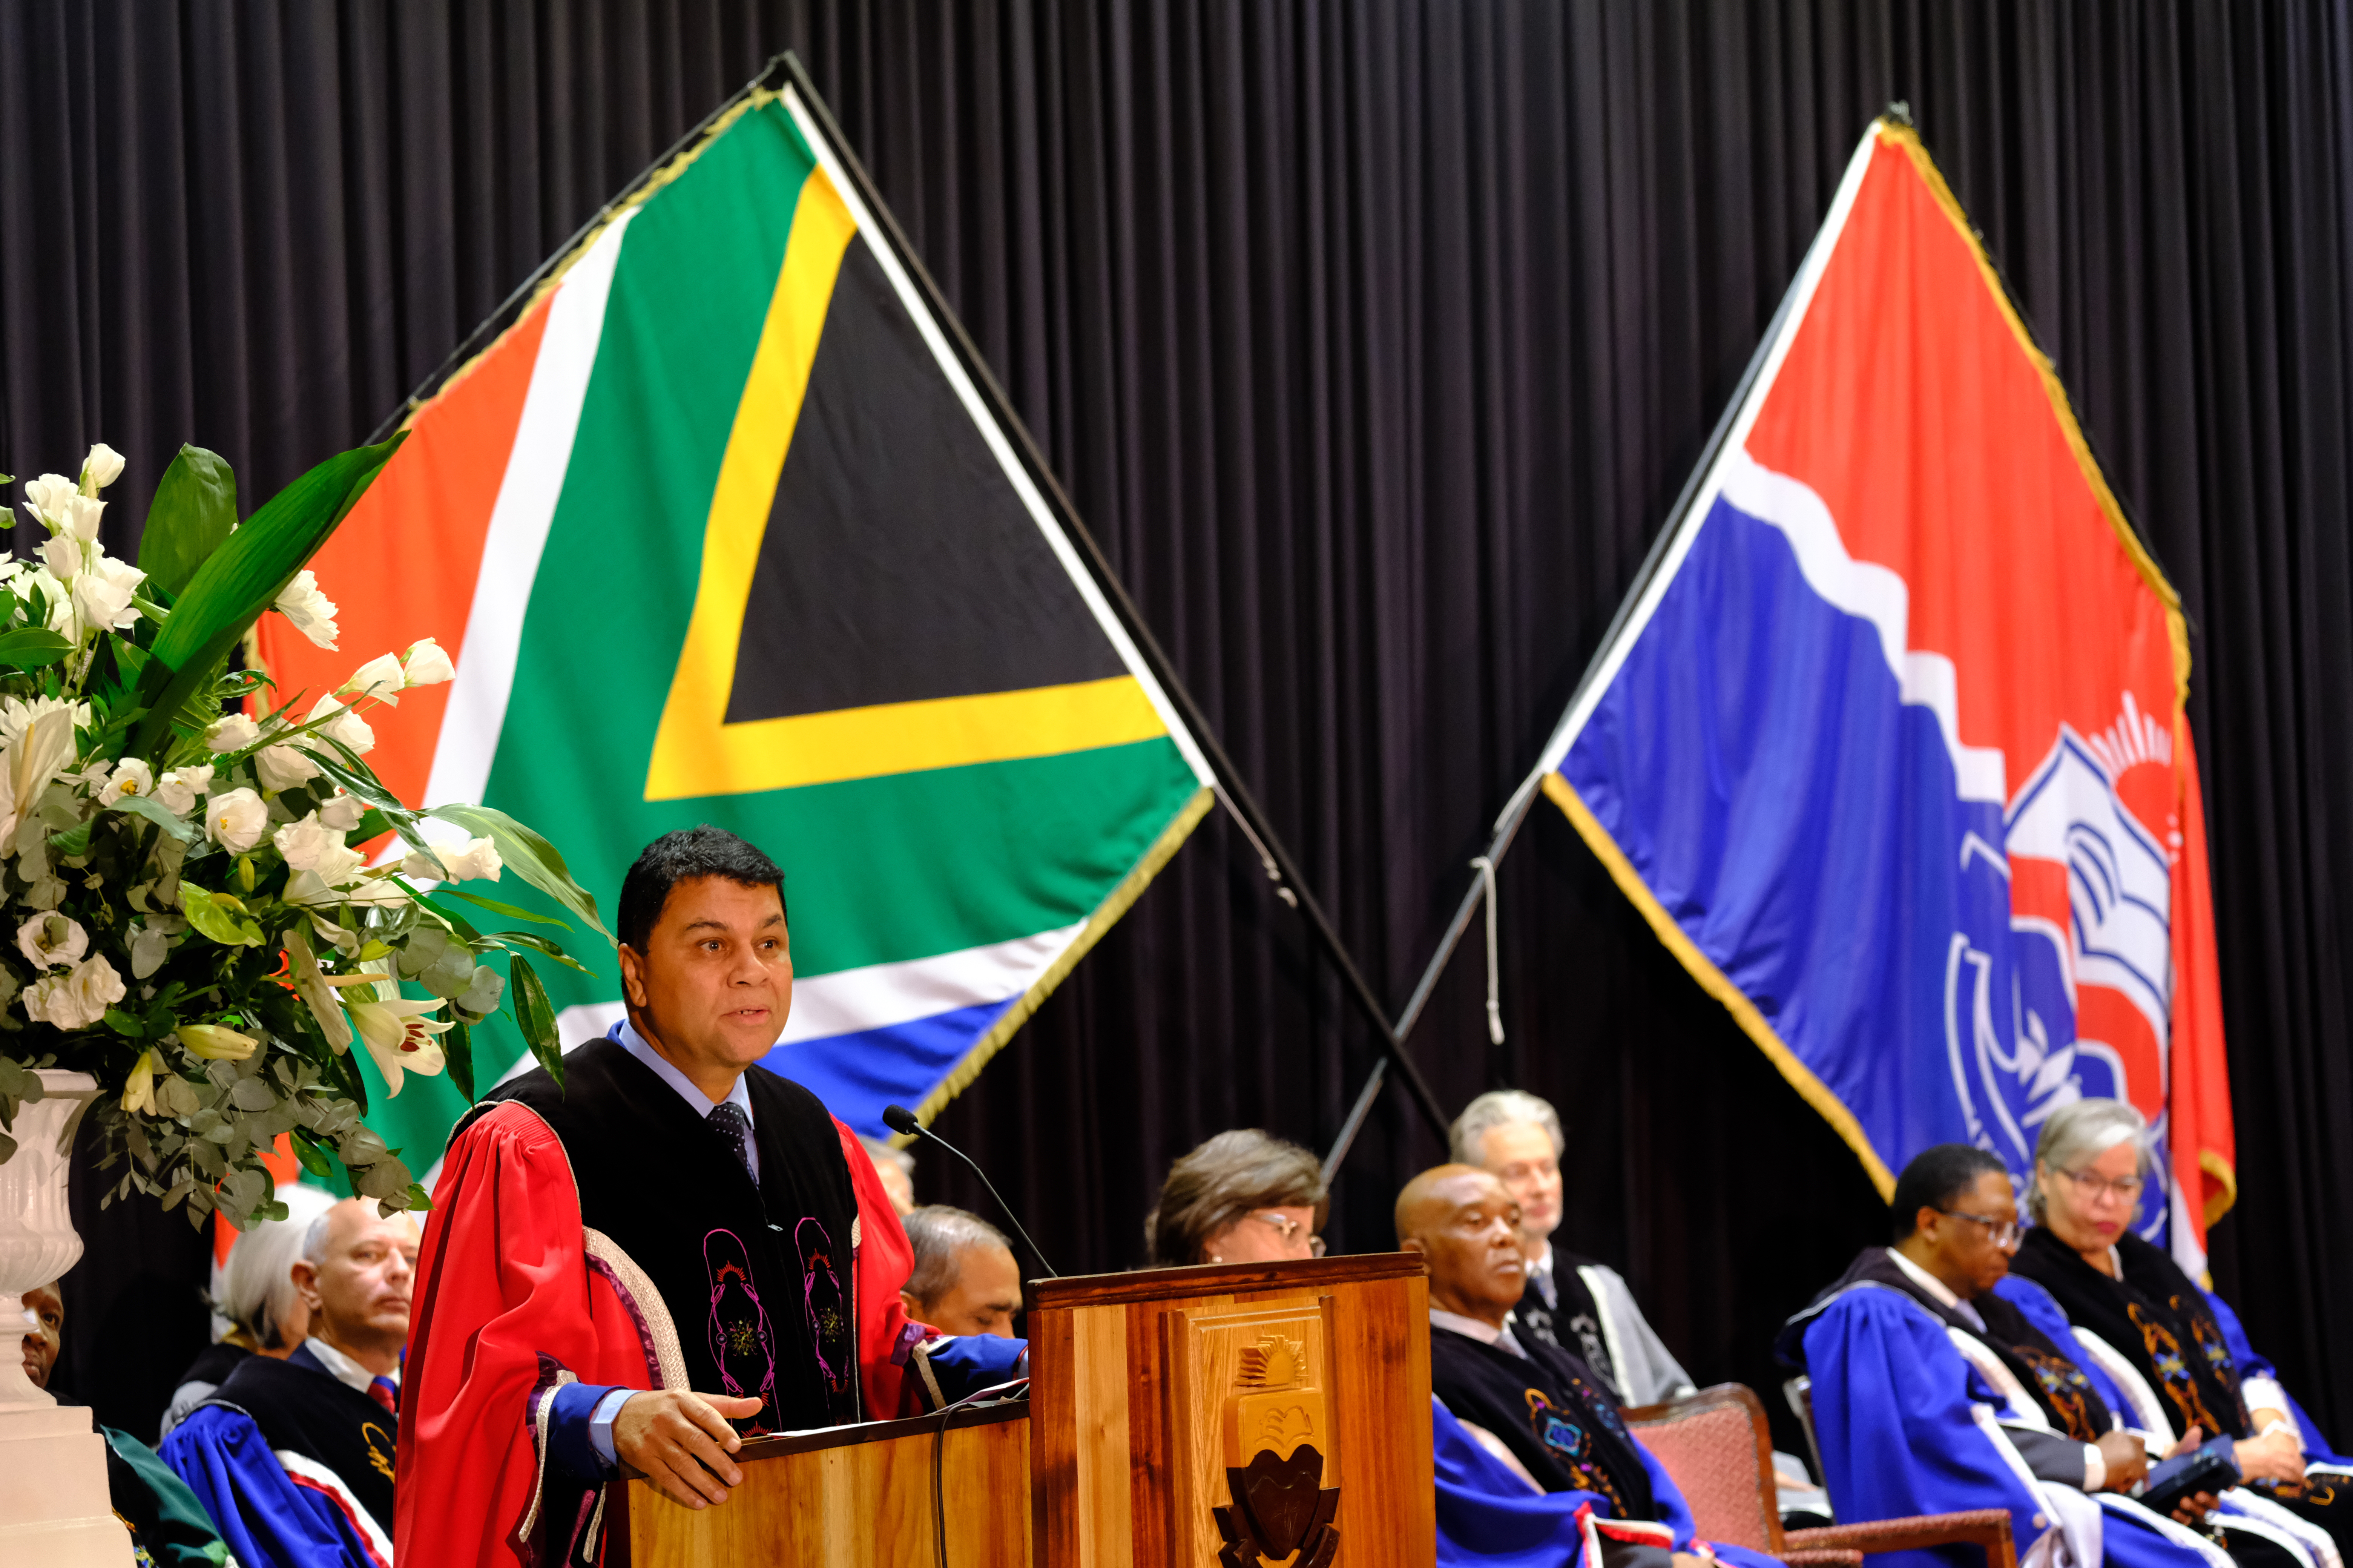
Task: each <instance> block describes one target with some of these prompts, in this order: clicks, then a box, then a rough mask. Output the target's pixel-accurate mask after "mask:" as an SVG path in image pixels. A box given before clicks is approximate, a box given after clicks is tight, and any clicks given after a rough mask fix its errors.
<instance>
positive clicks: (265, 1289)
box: [155, 1184, 335, 1444]
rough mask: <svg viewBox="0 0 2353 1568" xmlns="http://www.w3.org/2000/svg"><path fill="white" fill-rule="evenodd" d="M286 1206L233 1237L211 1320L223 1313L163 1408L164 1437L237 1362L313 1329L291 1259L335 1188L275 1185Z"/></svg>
mask: <svg viewBox="0 0 2353 1568" xmlns="http://www.w3.org/2000/svg"><path fill="white" fill-rule="evenodd" d="M278 1201H279V1202H280V1203H282V1204H284V1205H286V1210H287V1213H286V1217H285V1218H284V1219H274V1220H264V1221H263V1222H262V1223H261V1224H259V1225H257V1226H254V1227H253V1228H252V1229H251V1230H248V1231H246V1232H245V1233H244V1234H242V1235H240V1236H239V1237H237V1244H236V1245H235V1246H233V1247H230V1248H229V1252H228V1263H227V1267H226V1268H223V1269H222V1271H221V1283H220V1288H219V1291H218V1294H217V1295H216V1297H215V1299H214V1302H213V1310H214V1321H215V1323H216V1324H217V1323H219V1321H221V1320H222V1319H227V1324H228V1326H227V1331H225V1332H223V1333H221V1336H220V1339H219V1341H218V1342H216V1343H215V1344H211V1345H207V1346H206V1347H205V1349H204V1351H203V1352H201V1353H199V1354H198V1355H197V1357H196V1359H195V1361H194V1362H193V1363H190V1364H189V1366H188V1370H187V1371H185V1372H184V1373H181V1374H180V1386H179V1387H178V1388H177V1389H175V1390H174V1391H173V1394H172V1403H171V1405H169V1406H168V1407H167V1408H166V1409H165V1410H164V1425H163V1429H162V1430H161V1431H160V1432H158V1433H157V1434H156V1437H155V1440H156V1442H157V1443H159V1444H160V1443H162V1442H163V1440H164V1438H165V1437H167V1436H171V1433H172V1428H173V1427H174V1426H178V1425H179V1424H180V1423H181V1422H183V1421H185V1420H186V1419H187V1417H188V1412H190V1411H191V1410H194V1409H195V1407H196V1406H197V1405H202V1404H203V1403H204V1402H205V1401H206V1400H207V1399H210V1398H211V1397H212V1396H213V1391H214V1390H215V1389H216V1388H218V1387H219V1386H220V1385H221V1384H224V1383H226V1382H227V1381H228V1374H229V1373H231V1372H234V1371H235V1370H236V1369H237V1363H239V1362H241V1361H243V1360H245V1358H246V1357H248V1356H251V1355H266V1356H273V1357H276V1358H277V1359H279V1360H280V1361H283V1360H284V1359H285V1358H286V1357H288V1356H290V1355H292V1354H293V1353H294V1351H295V1347H296V1346H298V1345H300V1344H301V1342H303V1340H304V1339H305V1338H307V1337H308V1336H309V1334H310V1331H311V1313H310V1309H308V1308H307V1307H305V1306H304V1305H303V1304H302V1298H301V1293H300V1292H298V1291H297V1290H296V1289H294V1265H295V1264H296V1263H297V1262H298V1261H299V1260H300V1259H301V1257H302V1247H303V1243H304V1240H305V1239H306V1238H307V1237H309V1236H310V1234H311V1222H312V1221H313V1220H315V1219H317V1218H318V1217H319V1216H320V1215H322V1214H325V1213H326V1212H327V1210H328V1209H330V1208H332V1206H333V1205H334V1202H335V1199H334V1195H333V1194H331V1193H326V1192H322V1191H321V1190H320V1189H319V1188H317V1187H306V1186H299V1185H296V1184H287V1185H284V1186H281V1187H280V1188H279V1189H278Z"/></svg>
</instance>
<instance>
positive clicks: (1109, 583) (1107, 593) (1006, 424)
mask: <svg viewBox="0 0 2353 1568" xmlns="http://www.w3.org/2000/svg"><path fill="white" fill-rule="evenodd" d="M779 61H780V62H781V63H782V65H783V68H784V71H785V75H786V78H787V79H789V80H790V81H791V83H792V85H793V87H794V88H795V89H797V90H798V92H799V94H800V97H801V100H802V102H803V104H804V105H805V106H806V107H807V110H808V112H809V115H810V117H811V118H812V119H814V120H815V121H817V122H818V127H819V128H820V129H821V130H823V131H824V132H825V136H826V140H827V141H828V142H832V143H833V149H834V152H835V153H836V154H837V155H838V156H839V158H840V160H841V164H842V167H843V169H844V170H845V171H847V172H848V174H849V178H850V180H851V182H852V183H853V184H856V185H857V187H858V194H859V195H860V198H861V199H863V200H864V202H865V204H866V207H867V210H868V211H869V212H871V213H872V214H873V216H874V220H875V223H876V225H877V226H879V227H880V228H881V230H882V236H883V238H884V240H885V241H886V242H887V243H888V244H889V245H890V247H891V248H892V251H893V252H894V253H896V255H897V257H898V259H899V263H900V265H901V266H902V267H904V268H906V269H907V275H908V276H909V277H910V278H912V279H913V280H914V283H915V286H916V287H917V288H918V289H921V290H923V299H924V302H925V303H926V304H928V305H929V306H930V307H931V310H932V316H933V319H934V321H937V323H938V324H939V327H940V331H941V332H942V333H943V335H944V336H945V338H946V339H947V341H948V343H949V345H950V346H951V347H952V348H953V349H954V350H955V354H956V357H957V359H958V360H960V361H961V362H962V363H963V365H964V369H965V374H967V375H969V376H970V377H971V378H972V382H973V384H974V386H975V387H976V388H978V390H979V392H980V395H981V396H982V397H983V398H985V399H987V403H988V405H989V411H990V413H991V414H992V415H994V416H995V417H996V419H997V426H998V428H999V429H1001V430H1002V431H1004V433H1005V436H1006V438H1007V440H1008V442H1009V443H1011V445H1012V447H1013V450H1014V452H1015V453H1016V454H1017V455H1018V457H1019V458H1020V460H1021V465H1022V467H1023V468H1026V469H1027V470H1028V471H1029V478H1030V480H1031V482H1033V483H1034V484H1036V485H1037V487H1038V491H1039V494H1040V495H1041V496H1043V497H1044V498H1045V500H1046V504H1047V505H1048V506H1049V507H1050V508H1051V509H1052V510H1053V512H1054V520H1055V521H1056V522H1057V523H1059V524H1060V527H1061V529H1062V531H1063V532H1064V533H1065V534H1066V535H1068V536H1069V538H1070V540H1071V544H1072V546H1073V547H1074V548H1075V549H1076V550H1077V551H1078V553H1079V557H1080V559H1081V560H1082V561H1083V562H1085V563H1086V566H1087V571H1088V573H1089V574H1090V575H1092V577H1093V578H1094V581H1095V585H1096V587H1097V588H1099V589H1101V590H1102V592H1103V598H1104V599H1105V601H1107V602H1108V603H1109V604H1110V605H1111V608H1112V613H1113V615H1115V616H1118V617H1119V619H1120V623H1121V625H1122V626H1124V627H1125V628H1126V631H1127V635H1128V636H1129V637H1131V638H1132V639H1134V643H1135V647H1136V650H1137V652H1138V653H1140V654H1141V655H1142V656H1143V658H1144V661H1145V664H1147V665H1148V666H1150V667H1151V669H1152V673H1153V677H1154V679H1156V680H1157V681H1158V682H1159V683H1160V687H1161V689H1162V690H1163V691H1165V692H1166V693H1167V695H1168V699H1169V700H1170V701H1171V702H1173V703H1175V704H1176V709H1177V710H1178V712H1179V713H1181V714H1182V715H1183V717H1184V720H1185V723H1186V726H1187V729H1189V730H1190V731H1192V734H1193V740H1194V742H1195V743H1196V744H1197V745H1198V746H1199V747H1200V749H1201V754H1202V757H1203V758H1204V760H1206V761H1207V762H1208V764H1209V771H1210V773H1212V774H1214V775H1215V777H1216V779H1217V784H1218V793H1219V796H1220V797H1221V798H1222V799H1223V801H1224V803H1225V805H1226V809H1227V810H1228V811H1229V813H1231V814H1232V816H1233V818H1234V820H1235V821H1236V822H1237V823H1238V824H1240V826H1241V828H1242V830H1243V832H1244V834H1245V835H1246V836H1247V837H1249V838H1250V842H1251V845H1252V847H1254V848H1256V849H1257V851H1258V854H1259V858H1260V860H1261V864H1263V865H1264V866H1266V868H1268V875H1269V877H1270V879H1271V880H1272V881H1273V882H1274V884H1275V890H1276V892H1277V894H1278V895H1280V896H1282V900H1283V901H1284V902H1285V903H1289V904H1292V905H1293V907H1294V908H1295V909H1297V910H1299V912H1300V914H1301V915H1302V916H1303V918H1304V919H1305V921H1306V922H1307V929H1308V931H1309V932H1310V933H1311V934H1312V935H1313V936H1314V939H1315V942H1316V943H1317V945H1319V946H1320V947H1322V948H1323V950H1324V956H1325V957H1326V958H1327V959H1328V960H1330V962H1331V963H1332V966H1333V968H1335V970H1337V971H1338V972H1339V974H1340V978H1341V980H1342V982H1343V984H1344V988H1345V990H1346V991H1347V993H1348V995H1349V998H1350V999H1351V1000H1352V1001H1354V1002H1355V1003H1356V1007H1357V1009H1358V1010H1359V1011H1360V1012H1362V1013H1363V1014H1364V1015H1365V1018H1366V1022H1368V1023H1370V1024H1371V1025H1372V1026H1373V1028H1374V1030H1375V1032H1376V1033H1377V1036H1378V1037H1379V1039H1380V1041H1381V1052H1382V1054H1381V1058H1380V1061H1379V1062H1378V1063H1377V1065H1376V1068H1375V1071H1376V1072H1377V1073H1380V1074H1382V1075H1383V1076H1386V1068H1387V1067H1388V1065H1389V1064H1390V1063H1394V1064H1395V1065H1396V1068H1397V1070H1398V1075H1399V1076H1400V1077H1402V1078H1403V1079H1405V1083H1406V1088H1407V1089H1408V1090H1409V1092H1410V1094H1411V1096H1412V1099H1413V1101H1414V1103H1415V1104H1416V1105H1417V1106H1419V1108H1420V1110H1421V1113H1422V1114H1423V1115H1424V1116H1425V1117H1427V1118H1428V1119H1429V1121H1430V1127H1431V1130H1432V1131H1435V1132H1436V1133H1437V1134H1438V1136H1439V1138H1440V1140H1443V1139H1444V1138H1445V1137H1446V1130H1447V1117H1446V1113H1445V1112H1444V1111H1443V1110H1440V1109H1439V1104H1438V1096H1437V1095H1436V1094H1435V1093H1433V1092H1432V1091H1431V1089H1430V1082H1429V1080H1428V1079H1425V1078H1423V1077H1422V1074H1421V1069H1420V1068H1418V1067H1416V1066H1415V1065H1414V1063H1413V1061H1412V1059H1411V1058H1409V1057H1407V1056H1406V1055H1405V1054H1404V1051H1403V1048H1402V1047H1401V1046H1400V1044H1399V1040H1400V1037H1399V1035H1398V1031H1397V1029H1396V1027H1395V1026H1393V1025H1392V1024H1391V1023H1390V1021H1389V1016H1388V1010H1387V1009H1386V1008H1384V1007H1383V1006H1382V1005H1381V1002H1380V999H1379V998H1378V997H1377V996H1376V995H1374V994H1373V988H1372V986H1371V984H1369V983H1367V982H1366V979H1365V975H1364V972H1363V971H1362V970H1361V969H1359V968H1358V967H1357V966H1356V958H1355V956H1354V955H1353V954H1351V953H1350V952H1348V949H1347V945H1346V944H1345V942H1342V941H1341V940H1340V935H1339V932H1338V931H1336V930H1335V928H1334V927H1333V924H1332V921H1331V920H1330V918H1329V917H1327V916H1326V915H1325V914H1324V907H1323V906H1322V905H1321V904H1320V903H1318V902H1317V901H1316V899H1315V895H1314V892H1313V891H1312V890H1311V889H1309V887H1308V885H1307V880H1306V879H1305V878H1303V877H1302V876H1301V875H1300V873H1299V867H1298V864H1297V862H1295V861H1294V860H1293V858H1291V851H1290V850H1289V849H1288V848H1287V847H1284V845H1283V842H1282V836H1281V835H1279V834H1277V833H1276V832H1275V831H1274V826H1273V824H1272V823H1271V822H1269V821H1268V820H1267V817H1266V813H1265V812H1264V811H1263V810H1262V809H1261V808H1260V806H1259V804H1258V800H1257V797H1256V796H1254V795H1251V794H1250V786H1249V785H1248V784H1244V783H1243V782H1242V777H1241V774H1240V772H1239V771H1238V770H1237V769H1236V768H1235V767H1234V764H1233V760H1232V759H1231V758H1229V756H1227V755H1226V750H1225V747H1224V746H1223V745H1221V744H1220V743H1219V741H1218V737H1217V733H1216V731H1213V730H1211V729H1210V728H1209V724H1208V719H1207V718H1206V716H1204V714H1203V713H1202V711H1201V706H1200V704H1199V703H1198V702H1196V701H1194V700H1193V694H1192V693H1191V692H1190V691H1188V690H1187V689H1186V688H1185V683H1184V682H1183V681H1182V680H1180V679H1177V677H1176V667H1175V666H1174V665H1172V664H1171V663H1170V662H1169V659H1168V656H1167V655H1166V653H1164V652H1163V651H1162V650H1161V647H1160V644H1159V642H1158V641H1157V640H1156V639H1155V637H1153V635H1152V629H1151V627H1150V626H1146V625H1145V619H1144V616H1143V613H1142V612H1141V611H1139V610H1138V609H1137V608H1136V606H1135V602H1134V600H1133V599H1131V598H1130V597H1128V593H1127V588H1126V585H1125V584H1123V583H1121V581H1120V580H1119V576H1118V574H1116V573H1114V572H1113V571H1112V569H1111V563H1110V562H1109V561H1108V560H1106V559H1105V558H1104V556H1103V551H1102V549H1101V547H1099V546H1098V545H1097V544H1096V543H1095V539H1094V535H1092V533H1090V532H1088V531H1087V528H1086V525H1085V524H1084V523H1082V522H1081V521H1079V514H1078V510H1077V508H1075V507H1073V506H1072V505H1071V499H1070V497H1069V496H1068V495H1066V494H1065V493H1063V490H1062V484H1061V480H1060V479H1059V478H1057V477H1056V475H1055V473H1054V470H1053V468H1051V467H1050V465H1048V463H1047V462H1046V459H1045V456H1044V454H1043V453H1041V452H1039V449H1038V444H1037V442H1036V441H1035V440H1034V439H1033V438H1032V437H1031V436H1030V434H1029V426H1027V425H1025V424H1023V423H1022V422H1021V420H1020V418H1019V417H1018V416H1016V415H1015V413H1014V411H1013V405H1012V401H1011V400H1010V399H1009V398H1008V397H1007V396H1006V395H1005V390H1004V388H1003V387H1001V386H999V385H998V384H997V376H996V374H995V373H994V372H992V371H991V370H990V369H989V366H988V362H987V360H986V359H984V358H983V357H982V356H981V353H980V350H979V349H978V348H977V347H976V345H975V344H974V342H973V341H972V338H971V335H970V334H969V333H967V332H966V331H965V327H964V322H963V321H961V320H960V319H959V318H958V317H957V316H956V314H955V311H953V310H950V309H949V308H948V302H947V297H946V296H945V295H944V294H943V293H942V292H941V291H940V287H939V284H938V283H937V282H936V281H934V279H933V278H932V275H931V272H930V271H929V269H927V268H925V267H924V266H923V258H922V257H921V256H919V255H917V254H916V251H915V247H913V245H912V244H910V243H909V242H908V239H907V236H906V233H905V231H904V230H902V228H900V226H899V220H898V218H897V217H896V216H893V215H892V211H891V208H890V205H889V204H888V203H886V202H884V201H883V200H882V195H881V191H880V190H879V189H878V188H877V187H876V185H875V184H874V181H873V178H872V177H871V175H869V174H867V172H866V165H865V164H864V163H861V162H860V160H859V158H858V155H857V153H855V152H853V151H852V150H851V148H850V145H849V139H848V138H847V137H845V136H844V135H843V134H842V133H841V127H840V125H839V123H837V122H836V121H835V120H834V118H833V111H832V110H830V109H829V108H828V107H827V105H826V102H825V100H824V99H823V98H822V97H821V96H819V94H818V90H817V84H816V83H815V82H814V81H812V80H811V79H809V74H808V70H807V68H806V67H804V66H803V65H802V64H801V61H800V57H799V56H797V55H796V54H794V53H793V52H792V51H790V50H786V52H785V53H784V54H782V55H780V56H778V57H777V58H776V60H775V61H771V62H770V65H769V69H770V70H773V69H774V68H776V64H777V63H778V62H779ZM768 74H769V73H768V70H763V71H762V72H761V73H760V76H759V77H757V78H754V82H753V85H754V86H757V85H758V84H759V82H760V81H762V80H765V79H766V77H767V75H768ZM746 90H747V91H748V90H749V89H746ZM1356 1120H1357V1121H1362V1117H1361V1116H1358V1117H1357V1118H1356ZM1349 1136H1350V1137H1351V1138H1353V1137H1354V1136H1355V1134H1354V1132H1353V1131H1351V1132H1350V1133H1349Z"/></svg>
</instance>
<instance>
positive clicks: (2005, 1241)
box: [1936, 1209, 2026, 1252]
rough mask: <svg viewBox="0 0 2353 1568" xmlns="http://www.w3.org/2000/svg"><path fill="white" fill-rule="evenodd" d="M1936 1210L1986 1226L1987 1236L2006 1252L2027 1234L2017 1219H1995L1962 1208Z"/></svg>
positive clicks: (1948, 1215)
mask: <svg viewBox="0 0 2353 1568" xmlns="http://www.w3.org/2000/svg"><path fill="white" fill-rule="evenodd" d="M1936 1212H1937V1213H1938V1214H1940V1215H1944V1216H1945V1217H1946V1218H1947V1219H1965V1220H1967V1221H1968V1222H1969V1223H1970V1224H1971V1225H1981V1226H1985V1227H1986V1237H1987V1238H1988V1239H1989V1240H1990V1241H1991V1242H1992V1243H1993V1244H1994V1245H1995V1246H1996V1247H2000V1248H2001V1249H2002V1250H2003V1251H2004V1252H2008V1251H2009V1250H2010V1248H2011V1247H2016V1246H2017V1245H2018V1238H2019V1237H2021V1236H2023V1235H2025V1234H2026V1233H2025V1232H2024V1231H2022V1230H2021V1229H2020V1228H2019V1227H2018V1223H2017V1222H2016V1221H2015V1220H2007V1219H1994V1218H1992V1217H1990V1216H1989V1215H1981V1214H1968V1213H1965V1212H1963V1211H1962V1210H1960V1209H1938V1210H1937V1211H1936Z"/></svg>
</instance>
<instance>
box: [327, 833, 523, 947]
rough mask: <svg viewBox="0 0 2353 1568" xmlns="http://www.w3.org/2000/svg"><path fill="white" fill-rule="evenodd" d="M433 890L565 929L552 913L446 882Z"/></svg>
mask: <svg viewBox="0 0 2353 1568" xmlns="http://www.w3.org/2000/svg"><path fill="white" fill-rule="evenodd" d="M354 837H356V835H355V836H354ZM500 858H501V859H503V858H505V856H504V854H503V852H501V856H500ZM433 890H434V891H435V892H436V893H447V894H448V896H449V897H451V898H453V899H463V900H466V901H467V902H468V903H470V904H472V905H475V906H476V907H478V908H480V909H485V910H490V911H491V913H492V914H494V915H504V916H506V917H507V919H509V920H511V921H531V922H532V923H533V924H534V925H543V926H554V927H555V929H556V930H558V931H562V930H564V929H565V925H564V922H563V921H560V920H557V919H556V918H555V917H554V915H542V914H534V913H533V912H532V911H531V910H519V909H517V908H515V907H514V906H513V905H512V904H502V903H501V902H499V901H498V900H496V899H486V898H484V897H482V895H481V894H480V893H469V892H466V891H464V890H462V889H458V888H453V887H450V886H448V884H447V883H444V884H443V885H442V886H440V887H438V888H436V889H433Z"/></svg>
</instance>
